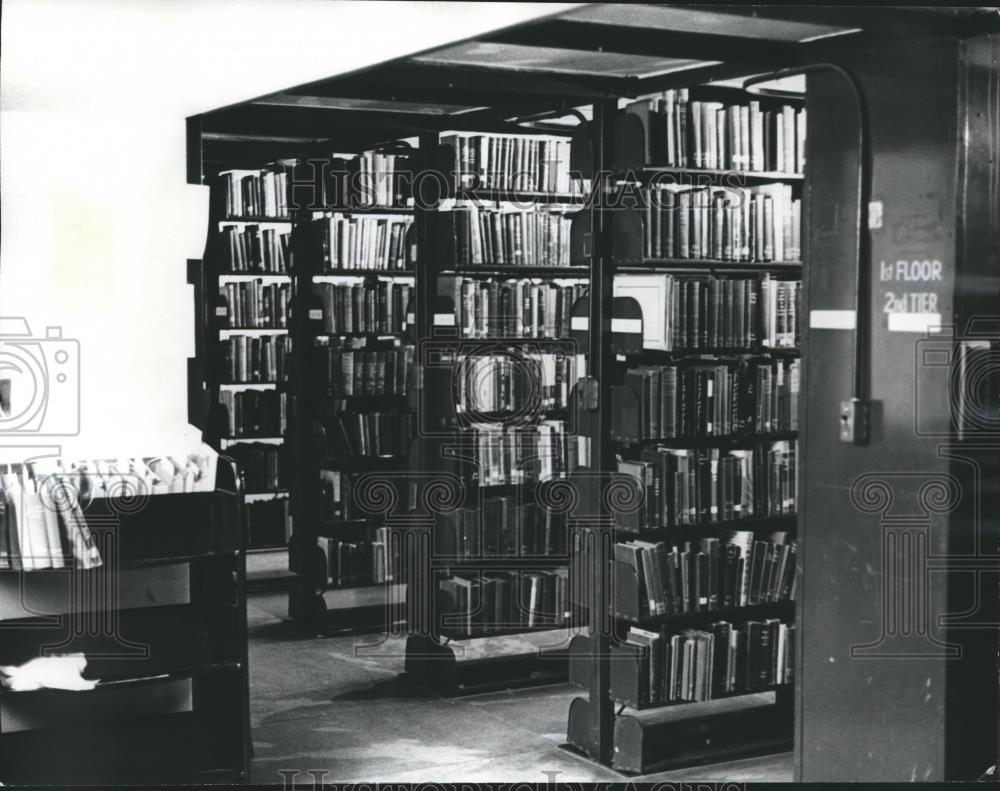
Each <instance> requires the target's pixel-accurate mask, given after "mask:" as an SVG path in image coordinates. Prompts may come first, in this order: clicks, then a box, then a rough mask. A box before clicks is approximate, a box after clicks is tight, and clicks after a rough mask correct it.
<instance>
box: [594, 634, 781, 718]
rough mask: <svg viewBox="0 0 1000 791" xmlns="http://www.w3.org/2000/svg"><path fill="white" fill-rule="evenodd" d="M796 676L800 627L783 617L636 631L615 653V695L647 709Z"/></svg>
mask: <svg viewBox="0 0 1000 791" xmlns="http://www.w3.org/2000/svg"><path fill="white" fill-rule="evenodd" d="M794 677H795V625H794V624H789V623H783V622H782V621H781V620H780V619H778V618H766V619H763V620H746V621H736V622H729V621H718V622H715V623H713V624H711V627H710V628H708V629H685V630H682V631H678V630H676V629H672V628H670V627H667V626H664V627H663V628H662V629H661V630H660V631H658V632H654V631H650V630H648V629H640V628H639V627H632V628H631V629H630V630H629V632H628V635H627V636H626V638H625V641H624V642H623V643H622V644H619V645H617V646H615V647H614V648H613V649H612V657H611V693H610V694H611V697H612V698H613V699H614V700H615V701H617V702H618V703H620V704H622V705H626V706H632V707H634V708H642V707H645V706H650V705H663V704H668V703H680V702H699V701H706V700H713V699H714V698H719V697H725V696H728V695H733V694H739V693H748V692H760V691H763V690H766V689H769V688H772V687H775V686H781V685H785V684H791V683H792V681H793V679H794Z"/></svg>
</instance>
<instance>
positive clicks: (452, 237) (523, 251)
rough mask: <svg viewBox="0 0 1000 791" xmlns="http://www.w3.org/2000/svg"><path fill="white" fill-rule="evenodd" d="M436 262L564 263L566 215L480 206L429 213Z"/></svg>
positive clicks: (566, 255) (566, 261)
mask: <svg viewBox="0 0 1000 791" xmlns="http://www.w3.org/2000/svg"><path fill="white" fill-rule="evenodd" d="M434 222H435V223H436V226H437V227H436V229H435V240H436V242H437V243H439V244H441V245H442V248H441V249H442V251H444V252H443V253H442V259H441V260H442V265H443V266H446V265H447V264H448V263H449V262H451V263H453V265H454V266H487V267H488V266H525V267H532V266H569V265H570V247H569V240H570V226H571V224H572V223H571V221H570V218H569V217H568V216H567V215H565V214H562V213H559V212H555V211H551V210H546V209H543V208H539V207H537V206H535V207H533V208H532V209H530V210H525V209H523V208H521V207H515V206H507V207H506V208H480V207H478V206H476V205H466V204H463V203H458V204H456V206H455V208H454V209H453V210H451V211H443V212H438V213H437V214H436V215H434Z"/></svg>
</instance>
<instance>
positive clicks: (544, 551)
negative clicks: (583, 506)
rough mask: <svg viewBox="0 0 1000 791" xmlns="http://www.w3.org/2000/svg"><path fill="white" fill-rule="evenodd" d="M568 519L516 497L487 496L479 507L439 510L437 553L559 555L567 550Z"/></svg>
mask: <svg viewBox="0 0 1000 791" xmlns="http://www.w3.org/2000/svg"><path fill="white" fill-rule="evenodd" d="M566 529H567V528H566V519H565V515H564V514H561V513H554V512H552V511H550V510H548V509H544V508H541V507H539V506H538V505H537V504H535V503H522V502H521V501H520V499H519V498H516V497H506V496H504V497H486V498H483V500H482V506H481V507H479V508H464V507H463V508H458V509H456V510H454V511H446V512H442V513H439V514H437V517H436V520H435V524H434V555H435V557H439V558H457V559H459V560H468V559H475V558H499V557H508V558H516V557H559V556H563V555H565V553H566V547H567V542H566Z"/></svg>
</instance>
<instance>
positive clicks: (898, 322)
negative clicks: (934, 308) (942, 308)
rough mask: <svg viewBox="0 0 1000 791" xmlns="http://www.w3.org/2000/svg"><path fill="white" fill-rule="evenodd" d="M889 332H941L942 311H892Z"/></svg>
mask: <svg viewBox="0 0 1000 791" xmlns="http://www.w3.org/2000/svg"><path fill="white" fill-rule="evenodd" d="M888 315H889V332H919V333H921V334H925V333H928V332H941V314H940V313H890V314H888Z"/></svg>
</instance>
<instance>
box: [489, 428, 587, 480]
mask: <svg viewBox="0 0 1000 791" xmlns="http://www.w3.org/2000/svg"><path fill="white" fill-rule="evenodd" d="M471 433H472V438H473V448H472V454H471V455H472V459H473V461H474V463H475V465H476V468H477V474H478V478H477V481H478V484H479V485H480V486H505V485H509V484H521V483H527V482H529V481H533V482H540V481H548V480H552V479H554V478H561V477H564V476H565V475H567V474H569V473H570V472H572V471H573V470H575V469H576V468H577V467H579V466H586V465H588V464H589V454H590V444H589V442H588V441H587V438H586V437H582V436H578V435H576V434H571V433H569V432H568V431H567V427H566V421H564V420H551V419H549V420H542V421H540V422H539V423H538V424H537V425H533V426H518V427H515V428H511V427H505V426H500V425H492V426H490V425H480V426H478V427H477V428H476V429H475V430H474V431H473V432H471Z"/></svg>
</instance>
